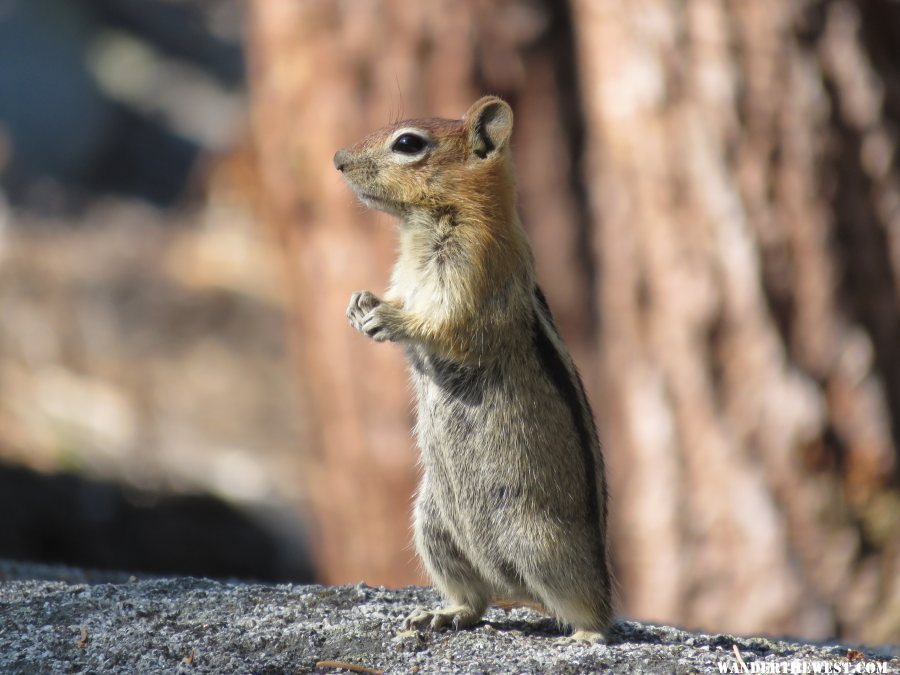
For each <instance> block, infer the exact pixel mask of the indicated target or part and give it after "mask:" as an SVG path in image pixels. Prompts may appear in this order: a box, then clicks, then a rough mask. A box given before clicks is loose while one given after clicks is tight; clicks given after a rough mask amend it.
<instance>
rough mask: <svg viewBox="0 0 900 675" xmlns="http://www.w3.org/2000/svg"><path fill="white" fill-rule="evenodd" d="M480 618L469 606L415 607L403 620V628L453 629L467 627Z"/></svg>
mask: <svg viewBox="0 0 900 675" xmlns="http://www.w3.org/2000/svg"><path fill="white" fill-rule="evenodd" d="M479 618H481V617H480V616H479V615H477V614H476V613H475V612H473V611H472V610H471V609H470V608H469V607H465V606H458V607H448V608H447V609H425V608H423V607H416V609H415V610H413V612H412V614H410V615H409V616H408V617H406V618H405V619H404V620H403V628H404V630H410V629H415V630H440V629H441V628H446V627H450V628H453V630H460V629H463V628H468V627H469V626H472V625H474V624H475V623H477V622H478V619H479Z"/></svg>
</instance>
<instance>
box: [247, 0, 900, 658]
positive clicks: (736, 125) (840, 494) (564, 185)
mask: <svg viewBox="0 0 900 675" xmlns="http://www.w3.org/2000/svg"><path fill="white" fill-rule="evenodd" d="M896 44H900V10H898V9H897V8H895V7H894V6H893V5H892V4H891V3H887V2H872V3H859V4H857V3H852V2H848V1H841V0H832V1H827V2H812V1H810V2H802V1H800V0H797V1H796V2H784V1H783V0H753V1H752V2H751V1H747V0H733V1H731V2H723V1H720V0H686V1H679V2H676V1H675V0H572V2H571V3H564V2H551V1H550V0H544V1H543V2H538V1H534V2H527V1H525V0H507V1H503V2H486V1H477V0H471V1H468V2H457V3H440V2H424V3H406V2H401V1H400V0H361V1H359V2H353V3H334V2H328V1H325V0H320V1H315V0H310V1H308V2H296V1H295V0H256V2H255V3H254V4H253V12H252V26H251V35H250V47H251V57H252V61H253V70H252V75H253V83H254V87H253V132H254V133H253V136H254V140H255V142H256V152H257V156H258V158H259V169H260V172H261V176H262V190H263V201H264V203H265V204H266V206H267V208H266V217H267V220H268V221H269V222H271V223H272V224H273V225H274V226H275V227H276V228H277V230H278V232H279V233H280V234H281V236H282V241H283V244H284V252H285V262H286V264H287V266H288V270H289V274H290V278H291V279H292V291H293V306H294V310H295V317H294V321H293V324H294V326H295V338H296V339H295V345H296V354H297V356H298V358H297V368H298V370H297V377H298V381H299V382H300V383H301V385H302V387H303V388H304V390H305V391H306V394H307V395H306V397H305V400H306V402H307V405H306V406H305V408H306V409H305V410H304V414H305V415H306V416H307V418H308V419H309V421H310V423H309V425H308V426H309V428H310V429H311V436H310V438H308V439H306V440H305V450H306V452H307V453H308V456H309V470H308V473H307V475H306V476H305V484H306V486H307V489H308V495H309V498H310V508H311V513H312V515H313V518H314V522H315V533H316V535H317V537H316V540H315V546H316V550H317V552H318V560H319V566H320V567H319V569H320V573H321V577H322V578H323V579H324V580H326V581H332V582H337V581H354V580H359V579H365V580H367V581H369V582H370V583H376V582H377V583H387V584H399V583H408V582H411V581H415V580H419V579H420V578H421V577H419V576H417V574H418V573H417V567H416V563H415V560H414V554H413V552H412V550H411V548H410V545H409V530H408V519H409V505H410V500H411V493H412V490H413V489H414V485H415V479H416V470H415V465H414V462H415V453H414V450H413V445H412V442H411V434H410V429H411V426H412V424H413V417H412V414H411V408H410V403H409V391H408V387H407V384H406V376H405V373H404V368H403V365H402V359H401V354H400V352H399V350H398V349H396V348H391V347H387V346H384V345H374V344H371V343H368V342H367V341H366V340H364V339H363V338H362V337H360V336H359V335H358V334H356V333H355V332H354V331H352V330H351V329H350V328H349V327H348V326H347V325H346V320H345V318H344V307H345V305H346V303H347V300H348V299H349V296H350V293H351V292H352V291H354V290H359V289H363V288H368V289H371V290H373V291H375V292H380V291H381V290H382V289H383V288H384V286H385V284H386V281H387V276H388V271H389V268H390V264H391V261H392V259H393V247H394V234H393V231H392V226H391V224H390V222H389V219H388V218H387V217H386V216H378V215H372V214H368V213H365V212H363V211H362V210H361V208H360V207H359V206H357V205H356V204H355V203H354V200H353V198H352V196H351V194H350V192H349V190H348V189H346V188H345V187H344V186H343V185H342V184H341V181H340V178H339V176H338V174H337V172H336V171H333V169H332V168H331V160H330V158H331V155H332V154H333V152H334V151H335V150H336V149H337V148H338V147H341V146H343V145H346V144H348V143H350V142H353V141H355V140H357V139H358V138H359V137H361V136H362V135H363V134H365V133H366V132H368V131H370V130H372V129H374V128H376V127H379V126H382V125H383V124H385V123H387V122H388V121H390V120H391V119H392V118H396V117H398V116H399V117H414V116H418V115H429V116H430V115H441V116H454V117H455V116H459V115H460V114H461V113H462V112H463V111H464V110H465V109H466V108H467V106H468V105H469V103H471V102H472V101H473V100H474V99H475V98H477V97H478V96H479V95H481V94H483V93H496V94H499V95H501V96H504V97H506V98H507V99H508V100H510V102H511V103H512V104H513V106H514V109H515V111H516V130H515V136H514V139H513V146H514V152H515V154H516V161H517V166H518V172H519V190H520V210H521V213H522V216H523V221H524V223H525V225H526V228H527V229H528V231H529V235H530V237H531V241H532V244H533V246H534V249H535V255H536V258H537V270H538V276H539V280H540V282H541V283H542V285H543V287H544V289H545V292H546V294H547V296H548V298H549V300H550V303H551V306H552V307H553V310H554V313H555V314H556V315H557V318H558V321H559V324H560V329H561V331H562V332H563V334H564V335H565V336H566V338H567V341H568V342H569V345H570V347H571V349H572V352H573V355H574V357H575V360H576V362H577V363H578V365H579V367H580V369H581V371H582V374H583V376H584V378H585V380H586V384H587V387H588V390H589V392H590V395H591V398H592V400H593V402H594V407H595V409H596V411H597V414H598V422H599V428H600V435H601V438H602V439H603V440H604V444H605V448H606V455H607V460H608V463H609V466H610V475H611V483H612V488H611V494H612V502H611V505H610V515H611V519H612V528H613V540H612V546H613V551H614V561H615V569H616V572H617V576H618V579H619V582H620V597H621V611H622V612H623V613H624V614H628V615H633V616H636V617H639V618H641V619H647V620H657V621H665V622H672V623H676V624H681V625H685V626H689V627H698V628H705V629H709V630H720V631H732V632H757V631H770V632H789V633H795V634H800V635H804V636H809V637H825V636H830V635H835V634H839V635H842V636H843V637H845V638H849V639H865V640H867V641H884V640H891V639H893V640H896V639H900V524H898V523H900V490H898V482H900V481H898V445H900V444H898V438H900V299H898V298H900V172H898V166H897V160H896V149H897V138H898V137H897V131H896V129H897V128H898V126H897V123H898V122H900V85H898V82H900V78H898V74H900V51H898V50H897V49H896V48H895V47H894V46H895V45H896Z"/></svg>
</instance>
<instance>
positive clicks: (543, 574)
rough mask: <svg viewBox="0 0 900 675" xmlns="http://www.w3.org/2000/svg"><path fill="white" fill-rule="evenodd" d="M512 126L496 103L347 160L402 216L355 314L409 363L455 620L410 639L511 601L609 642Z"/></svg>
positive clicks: (434, 531)
mask: <svg viewBox="0 0 900 675" xmlns="http://www.w3.org/2000/svg"><path fill="white" fill-rule="evenodd" d="M512 120H513V115H512V110H511V109H510V107H509V106H508V105H507V104H506V103H505V102H504V101H502V100H501V99H499V98H496V97H485V98H483V99H480V100H479V101H477V102H476V103H475V104H474V105H473V106H472V107H471V108H470V109H469V111H468V112H467V113H466V114H465V115H464V116H463V118H462V119H461V120H443V119H425V120H408V121H405V122H401V123H399V124H396V125H393V126H391V127H387V128H385V129H381V130H379V131H376V132H374V133H373V134H371V135H369V136H367V137H366V138H364V139H363V140H362V141H360V142H359V143H357V144H356V145H354V146H352V147H350V148H348V149H345V150H340V151H338V153H337V154H336V155H335V166H336V167H337V168H338V170H340V171H341V172H342V173H343V175H344V177H345V179H346V180H347V182H348V183H349V185H350V186H351V187H352V188H353V189H354V191H355V192H356V193H357V195H358V196H359V198H360V199H361V201H363V202H364V203H365V204H367V205H368V206H370V207H373V208H377V209H380V210H383V211H386V212H388V213H391V214H393V215H395V216H397V217H398V218H399V219H400V226H399V237H400V252H399V256H398V259H397V262H396V264H395V266H394V271H393V273H392V278H391V286H390V288H389V290H388V292H387V293H386V295H385V297H384V299H381V298H378V297H377V296H375V295H374V294H372V293H370V292H368V291H361V292H358V293H355V294H354V295H353V297H352V298H351V302H350V306H349V308H348V310H347V315H348V318H349V320H350V323H351V325H353V326H354V327H355V328H356V329H357V330H359V331H361V332H362V333H364V334H365V335H368V336H369V337H371V338H373V339H375V340H376V341H391V342H397V343H399V344H401V345H402V346H403V347H404V348H405V349H406V353H407V357H408V361H409V364H410V372H411V378H412V380H413V382H414V385H415V391H416V399H417V424H416V436H417V441H418V445H419V449H420V451H421V454H422V464H423V469H424V470H423V476H422V481H421V483H420V485H419V489H418V494H417V497H416V507H415V517H414V532H415V541H416V548H417V550H418V552H419V554H420V556H421V558H422V560H423V562H424V564H425V567H426V568H427V570H428V573H429V575H430V576H431V578H432V580H433V582H434V584H435V586H436V588H437V589H438V590H439V591H440V593H441V594H442V596H443V597H444V599H445V600H446V601H447V602H448V606H447V607H445V608H442V609H434V610H427V609H418V610H417V611H416V612H414V613H413V614H412V615H411V616H410V617H408V618H407V620H406V622H405V624H406V625H407V626H411V627H417V628H421V627H431V628H440V627H443V626H447V625H452V626H454V627H457V628H462V627H466V626H469V625H472V624H474V623H476V622H477V621H478V620H479V619H480V617H481V616H482V615H483V613H484V611H485V609H486V607H487V605H488V603H489V602H490V600H491V598H493V597H503V598H509V599H516V600H525V601H537V602H540V603H541V604H543V606H544V607H545V608H546V609H547V610H549V611H550V612H552V613H553V614H554V615H555V616H557V617H558V618H559V619H560V620H562V621H563V622H565V623H567V624H569V625H570V626H572V627H573V628H574V629H575V631H576V632H575V635H574V637H575V638H576V639H588V640H595V639H603V635H604V633H605V631H606V630H607V629H608V627H609V625H610V624H611V622H612V617H613V607H612V582H611V578H610V573H609V565H608V559H607V544H606V541H607V517H606V502H607V490H606V480H605V469H604V464H603V457H602V454H601V449H600V444H599V441H598V437H597V432H596V428H595V425H594V419H593V415H592V412H591V408H590V405H589V403H588V400H587V397H586V395H585V392H584V388H583V386H582V384H581V380H580V378H579V376H578V373H577V370H576V368H575V365H574V363H573V361H572V359H571V357H570V356H569V353H568V351H567V349H566V347H565V344H564V342H563V340H562V337H561V336H560V334H559V332H558V331H557V329H556V327H555V325H554V322H553V317H552V315H551V312H550V308H549V306H548V304H547V301H546V299H545V298H544V295H543V293H542V292H541V291H540V289H539V288H538V286H537V285H536V282H535V279H534V272H533V264H532V253H531V249H530V246H529V244H528V241H527V238H526V236H525V233H524V230H523V229H522V227H521V225H520V223H519V220H518V217H517V215H516V212H515V179H514V172H513V166H512V158H511V153H510V150H509V140H510V136H511V132H512Z"/></svg>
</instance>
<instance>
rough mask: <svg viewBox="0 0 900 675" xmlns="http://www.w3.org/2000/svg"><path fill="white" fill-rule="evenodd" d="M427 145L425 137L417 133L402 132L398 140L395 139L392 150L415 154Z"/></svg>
mask: <svg viewBox="0 0 900 675" xmlns="http://www.w3.org/2000/svg"><path fill="white" fill-rule="evenodd" d="M426 145H427V143H426V142H425V139H424V138H422V137H421V136H417V135H416V134H401V135H400V136H398V137H397V140H396V141H394V144H393V145H392V146H391V150H393V151H394V152H402V153H404V154H406V155H414V154H416V153H417V152H420V151H421V150H422V149H423V148H424V147H425V146H426Z"/></svg>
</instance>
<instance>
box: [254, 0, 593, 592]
mask: <svg viewBox="0 0 900 675" xmlns="http://www.w3.org/2000/svg"><path fill="white" fill-rule="evenodd" d="M564 19H565V18H564V17H562V18H560V17H557V16H556V14H554V13H553V12H550V11H545V10H543V9H542V8H541V7H539V6H535V7H532V6H531V5H530V4H529V3H527V2H497V3H477V2H471V3H409V2H405V1H403V0H364V1H361V2H354V3H349V4H341V3H334V2H331V1H330V0H318V1H308V2H296V0H258V1H257V2H256V3H254V4H253V5H252V13H251V35H250V45H251V50H250V51H251V64H252V65H251V68H252V72H251V79H252V83H253V131H254V140H255V143H256V151H257V153H258V157H259V167H260V171H261V174H262V176H261V179H262V184H263V187H262V189H263V193H264V194H263V197H264V201H265V203H266V204H267V219H268V220H269V221H270V222H271V223H272V224H273V225H274V227H275V228H276V230H277V231H278V232H279V234H280V236H281V237H282V241H283V248H284V252H285V259H286V263H287V266H288V275H289V278H290V279H291V280H292V281H291V283H292V291H293V308H294V311H295V314H294V320H293V323H294V327H295V331H294V334H295V338H296V339H295V345H296V350H295V353H296V354H297V355H298V366H297V367H298V379H299V381H300V382H301V383H302V384H303V386H304V388H305V391H306V394H307V396H306V397H305V398H306V402H307V404H306V406H305V408H306V410H305V415H306V416H307V417H308V418H309V419H310V420H311V422H312V423H311V424H310V425H309V427H310V435H309V438H307V439H306V447H307V448H310V449H313V450H312V451H311V453H310V454H311V456H310V465H309V470H308V475H307V476H306V477H305V489H306V490H307V493H308V495H309V498H310V507H311V510H312V515H313V519H314V523H313V528H314V542H313V544H314V552H315V554H316V555H317V557H318V564H319V573H320V577H321V578H322V579H323V580H325V581H329V582H352V581H358V580H360V579H365V580H366V581H368V582H370V583H384V584H402V583H410V582H412V581H422V577H421V576H420V575H419V573H418V563H417V561H416V557H415V553H414V552H413V550H412V547H411V543H410V536H409V533H410V525H409V518H410V504H411V498H412V492H413V489H414V486H415V481H416V477H417V476H416V470H415V452H414V449H413V442H412V434H411V427H412V424H413V422H414V420H413V416H412V410H411V404H410V398H409V388H408V385H407V383H406V372H405V368H404V366H403V362H402V355H401V353H400V350H399V349H397V348H396V347H393V346H390V345H377V344H374V343H372V342H371V341H368V340H366V339H365V338H363V337H362V336H360V335H359V334H358V333H356V332H355V331H353V330H352V329H350V327H349V326H348V325H347V321H346V318H345V316H344V309H345V307H346V305H347V302H348V300H349V297H350V294H351V293H352V292H353V291H355V290H360V289H370V290H372V291H374V292H376V293H380V292H382V291H383V289H384V288H385V286H386V284H387V280H388V273H389V269H390V266H391V264H392V261H393V258H394V247H395V234H394V231H393V223H392V222H391V219H390V218H388V217H387V216H384V215H379V214H372V213H365V212H364V211H363V209H362V207H360V206H359V205H358V204H357V203H356V200H355V199H354V197H353V196H352V194H351V192H350V190H349V189H348V188H347V187H346V186H345V185H344V184H343V182H342V181H341V179H340V176H339V174H338V173H337V171H335V170H334V169H333V167H332V164H331V157H332V155H333V154H334V152H335V150H337V149H338V148H340V147H342V146H344V145H348V144H350V143H352V142H355V141H356V140H358V139H359V138H361V137H362V136H363V135H364V134H366V133H368V132H369V131H371V130H373V129H375V128H378V127H380V126H383V125H385V124H387V123H389V122H391V121H393V120H396V119H400V118H406V117H415V116H422V115H428V116H433V115H442V116H445V117H459V116H460V115H462V113H463V112H464V111H465V110H466V109H467V108H468V107H469V105H470V104H471V103H472V102H473V101H474V100H475V99H476V98H477V97H478V96H479V95H481V93H482V92H483V91H493V92H496V93H499V94H501V95H504V96H506V97H508V98H510V99H511V100H512V101H513V102H514V103H515V102H516V98H517V94H518V92H519V91H520V90H522V89H523V87H524V84H525V82H526V77H525V74H526V65H527V67H528V69H529V71H530V70H531V69H532V68H534V71H533V72H534V76H535V77H537V78H538V79H539V81H540V85H541V86H540V88H538V87H532V88H531V89H530V90H529V91H530V92H532V93H534V94H537V95H536V96H534V97H533V100H531V99H529V100H528V101H523V105H522V106H521V107H520V108H519V109H518V110H517V115H518V123H519V125H520V127H522V128H528V129H529V131H528V132H527V133H528V134H529V136H534V137H535V138H537V139H540V146H546V147H547V148H548V149H549V150H551V151H557V156H556V157H554V162H553V164H552V165H551V166H550V167H547V166H546V165H547V162H546V161H545V160H536V161H535V162H534V169H535V171H532V172H528V171H525V172H524V174H525V175H524V177H523V182H525V183H527V184H529V185H530V186H531V189H530V190H529V201H531V202H533V204H534V206H533V207H532V208H530V209H526V210H531V211H535V212H539V213H542V214H544V215H545V216H546V217H543V216H542V218H541V222H542V227H541V231H542V232H543V233H544V234H543V238H544V239H552V238H553V237H554V236H556V235H554V234H553V230H554V229H556V228H558V230H559V233H560V234H563V236H564V237H565V236H567V235H566V228H567V223H568V222H579V219H580V220H581V221H582V224H584V223H586V220H585V218H586V213H585V210H584V209H583V208H580V207H579V204H578V203H577V198H573V197H572V196H571V195H570V194H569V192H568V190H567V189H566V188H567V184H568V183H567V182H568V181H570V180H571V179H570V177H569V174H568V172H569V171H570V169H571V166H570V164H571V158H570V157H569V156H568V154H567V147H568V144H569V139H568V138H567V137H565V136H564V134H566V133H567V130H566V129H565V128H564V126H563V124H562V123H561V121H560V117H559V111H558V109H559V108H560V107H561V106H562V105H563V103H562V102H561V101H562V100H563V99H564V98H565V97H566V96H568V97H569V98H571V88H570V87H569V88H567V89H566V90H565V93H563V94H561V95H560V96H557V95H555V94H554V93H553V92H554V91H555V89H557V88H558V87H557V85H556V79H557V77H558V71H559V68H558V67H557V66H555V65H554V64H555V63H556V62H557V58H556V57H557V55H558V50H562V51H564V52H565V54H563V55H562V56H560V58H561V59H562V61H561V63H563V62H564V63H567V64H569V65H570V66H571V62H572V59H573V58H574V56H573V52H572V40H571V38H570V36H568V35H566V34H565V31H566V30H568V29H569V22H568V21H567V20H564ZM573 72H574V71H573V69H572V68H571V67H570V68H569V69H568V75H567V77H568V78H569V80H571V79H572V77H573ZM548 92H549V95H548ZM521 137H522V132H521V131H520V132H518V136H517V138H521ZM525 145H526V146H527V145H528V144H527V143H526V144H525ZM537 154H538V155H541V154H543V147H541V149H539V150H538V152H537ZM557 163H558V165H559V168H557V166H556V165H557ZM542 164H543V166H542ZM548 168H549V169H550V173H551V176H550V178H549V179H548V177H547V169H548ZM548 180H552V181H555V185H550V184H547V181H548ZM570 231H571V232H573V234H572V236H569V237H568V238H567V239H565V240H564V241H563V242H561V243H559V244H557V245H555V246H553V247H551V246H550V245H548V247H547V248H548V252H549V251H551V250H552V251H554V253H551V255H555V258H554V257H551V258H548V260H550V261H552V264H553V265H554V266H555V265H557V264H559V265H566V267H565V268H564V271H565V270H571V271H569V272H568V273H567V274H568V276H559V277H558V278H557V279H555V283H554V287H553V289H551V290H553V291H554V292H553V293H552V294H551V299H553V297H556V298H557V299H558V300H559V305H560V310H561V311H562V312H563V314H564V319H565V323H566V324H567V325H569V326H572V327H573V328H574V332H576V333H577V334H578V335H579V336H580V345H581V351H582V353H585V352H586V351H587V349H588V348H589V345H590V341H591V339H592V337H591V333H590V329H589V326H588V324H587V323H585V322H584V320H583V317H585V316H587V314H588V313H587V312H586V311H584V309H585V308H586V307H589V305H590V303H589V300H588V295H587V289H588V288H589V286H588V284H587V277H584V279H583V280H582V281H581V282H579V281H578V280H577V279H576V276H577V273H578V270H579V269H580V268H579V267H578V266H577V265H576V266H575V267H574V268H572V266H571V265H568V259H569V258H572V259H575V258H576V257H577V256H578V250H579V249H582V250H583V247H580V246H579V243H578V241H577V236H578V235H577V233H574V231H573V230H572V229H571V227H570ZM557 253H558V255H557ZM548 272H549V271H548ZM579 287H580V289H581V291H579V292H573V288H579ZM579 304H580V305H581V306H580V307H579V306H577V305H579ZM586 358H587V357H586ZM301 489H303V488H301V487H300V486H298V491H299V490H301Z"/></svg>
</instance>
